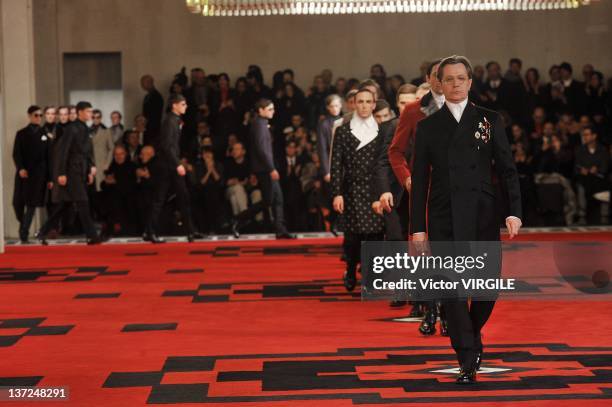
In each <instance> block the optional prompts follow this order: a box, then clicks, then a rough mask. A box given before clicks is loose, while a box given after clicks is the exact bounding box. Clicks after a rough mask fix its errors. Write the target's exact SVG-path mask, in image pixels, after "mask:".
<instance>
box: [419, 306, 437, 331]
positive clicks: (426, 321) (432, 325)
mask: <svg viewBox="0 0 612 407" xmlns="http://www.w3.org/2000/svg"><path fill="white" fill-rule="evenodd" d="M437 319H438V315H437V313H436V308H435V307H432V308H430V309H428V310H427V314H425V318H423V322H421V326H419V332H420V333H422V334H423V335H426V336H429V335H433V334H435V333H436V320H437Z"/></svg>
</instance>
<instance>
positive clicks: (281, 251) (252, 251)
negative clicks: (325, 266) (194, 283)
mask: <svg viewBox="0 0 612 407" xmlns="http://www.w3.org/2000/svg"><path fill="white" fill-rule="evenodd" d="M189 254H191V255H204V256H212V257H239V256H250V255H260V256H261V255H263V256H307V257H312V256H333V257H335V256H337V257H340V255H341V254H342V247H341V246H340V245H334V244H303V245H298V246H271V247H266V246H218V247H215V248H211V249H202V250H192V251H190V252H189Z"/></svg>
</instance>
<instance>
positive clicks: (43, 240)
mask: <svg viewBox="0 0 612 407" xmlns="http://www.w3.org/2000/svg"><path fill="white" fill-rule="evenodd" d="M34 238H35V239H36V240H38V243H40V244H41V245H43V246H49V242H47V236H45V235H41V234H40V232H38V233H36V234H35V235H34Z"/></svg>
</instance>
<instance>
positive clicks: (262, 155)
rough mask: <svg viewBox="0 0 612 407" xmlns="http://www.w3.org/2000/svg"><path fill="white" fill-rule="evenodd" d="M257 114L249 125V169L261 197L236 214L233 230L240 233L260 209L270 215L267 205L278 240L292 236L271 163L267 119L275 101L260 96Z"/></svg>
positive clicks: (271, 116)
mask: <svg viewBox="0 0 612 407" xmlns="http://www.w3.org/2000/svg"><path fill="white" fill-rule="evenodd" d="M255 109H256V110H257V117H256V118H255V120H254V121H253V123H252V124H251V129H250V132H249V141H250V146H251V151H252V156H251V171H252V172H253V173H254V174H255V176H256V177H257V184H258V185H259V188H260V190H261V194H262V200H261V201H260V202H258V203H257V204H255V205H252V206H251V207H249V208H248V209H247V210H245V211H243V212H242V213H240V214H239V215H238V216H237V220H236V222H235V223H234V225H233V227H232V230H233V232H234V236H238V235H239V230H240V227H241V226H243V224H244V223H246V222H247V221H248V220H250V219H252V218H253V217H254V216H255V215H256V214H257V213H259V212H261V211H263V213H264V217H267V216H268V214H269V210H268V208H270V207H272V209H273V211H274V227H275V230H276V238H277V239H294V238H295V236H293V235H291V234H289V232H288V231H287V227H286V226H285V217H284V211H283V191H282V189H281V186H280V182H279V180H280V174H279V173H278V171H277V170H276V166H275V164H274V155H273V153H272V133H271V132H270V128H269V124H268V122H269V120H272V118H273V117H274V103H272V101H271V100H270V99H260V100H259V101H258V102H257V103H256V104H255Z"/></svg>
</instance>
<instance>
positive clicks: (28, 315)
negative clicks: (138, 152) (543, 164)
mask: <svg viewBox="0 0 612 407" xmlns="http://www.w3.org/2000/svg"><path fill="white" fill-rule="evenodd" d="M523 239H525V240H551V239H565V240H581V241H600V240H612V234H611V233H582V234H555V235H551V234H549V235H529V236H524V237H523ZM340 252H341V250H340V240H339V239H300V240H297V241H292V242H286V241H281V242H277V241H233V242H232V241H230V242H202V243H195V244H187V243H168V244H165V245H159V246H153V245H149V244H122V245H118V244H114V245H103V246H97V247H86V246H51V247H40V246H23V247H9V248H8V251H7V254H4V255H0V298H1V301H0V386H34V385H36V386H66V387H68V388H69V392H70V400H69V401H63V402H56V403H51V404H52V405H53V404H57V405H71V406H142V405H146V404H177V405H181V406H196V405H197V406H202V405H210V406H213V405H214V406H220V405H228V406H257V407H259V406H338V407H341V406H353V405H359V406H382V405H402V406H403V405H419V406H430V405H436V406H453V405H464V404H465V403H470V402H474V403H478V404H477V405H481V406H555V407H560V406H585V405H589V406H610V405H612V303H611V302H604V301H575V302H568V301H556V302H544V301H500V302H498V304H497V306H496V308H495V310H494V312H493V316H492V318H491V320H490V321H489V323H488V325H487V326H486V328H485V332H484V341H485V360H484V362H483V367H484V369H483V370H482V372H481V374H479V383H478V384H477V385H475V386H471V387H470V386H468V387H462V386H457V385H456V384H455V383H454V372H453V370H452V369H453V368H454V367H455V364H456V362H455V357H454V354H453V352H452V350H451V348H450V346H449V340H448V338H444V337H441V336H439V335H435V336H432V337H427V338H424V337H421V336H420V335H419V334H418V332H417V327H418V322H417V321H412V320H410V319H406V318H403V317H405V315H406V314H407V312H408V309H407V308H402V309H391V308H389V306H388V303H387V302H382V301H377V302H361V301H360V298H359V294H358V293H357V292H356V293H354V294H349V293H347V292H346V291H345V289H344V288H343V286H342V281H341V275H342V271H343V265H344V264H343V263H341V262H340V260H339V257H340ZM518 255H520V253H519V254H518ZM0 404H3V405H4V404H6V405H15V406H24V405H38V403H35V402H27V401H21V402H14V403H12V402H5V403H2V402H0Z"/></svg>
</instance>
